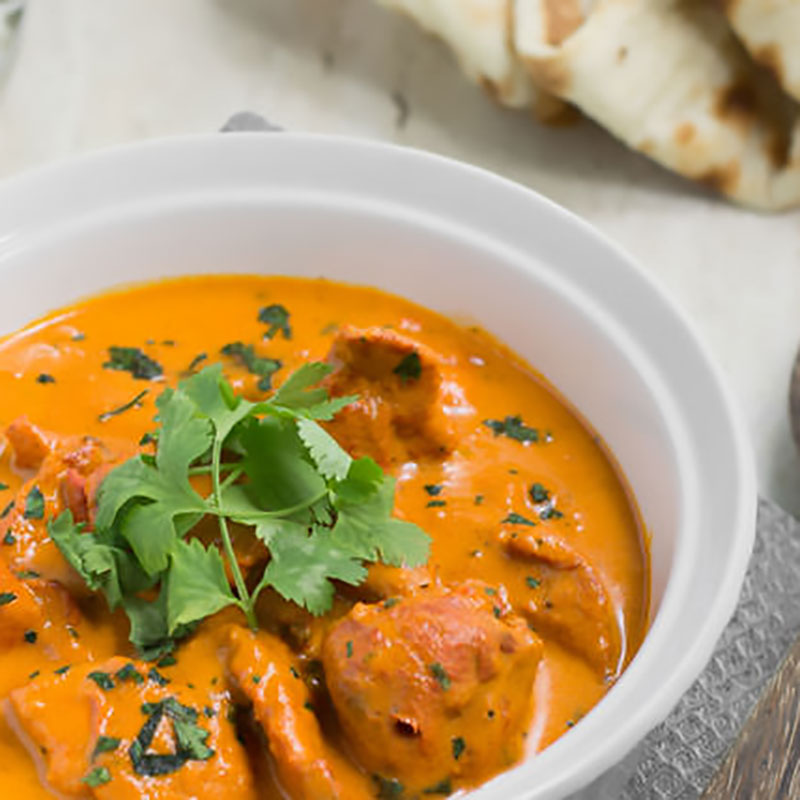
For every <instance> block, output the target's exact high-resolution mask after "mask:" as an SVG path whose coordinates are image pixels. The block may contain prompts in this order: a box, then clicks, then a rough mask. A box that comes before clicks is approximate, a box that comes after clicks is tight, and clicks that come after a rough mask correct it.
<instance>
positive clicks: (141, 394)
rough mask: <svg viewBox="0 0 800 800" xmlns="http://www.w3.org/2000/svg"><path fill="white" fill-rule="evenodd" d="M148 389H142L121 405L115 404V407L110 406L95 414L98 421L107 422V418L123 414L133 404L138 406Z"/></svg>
mask: <svg viewBox="0 0 800 800" xmlns="http://www.w3.org/2000/svg"><path fill="white" fill-rule="evenodd" d="M149 391H150V390H149V389H143V390H142V391H141V392H139V394H137V395H136V397H133V398H131V399H130V400H128V402H127V403H123V404H122V405H121V406H117V407H116V408H112V409H110V410H109V411H104V412H103V413H102V414H99V415H98V416H97V420H98V422H108V420H110V419H111V418H112V417H116V416H118V415H119V414H124V413H125V412H126V411H129V410H130V409H132V408H133V407H134V406H138V405H139V404H140V403H141V402H142V399H143V398H144V396H145V395H146V394H148V392H149Z"/></svg>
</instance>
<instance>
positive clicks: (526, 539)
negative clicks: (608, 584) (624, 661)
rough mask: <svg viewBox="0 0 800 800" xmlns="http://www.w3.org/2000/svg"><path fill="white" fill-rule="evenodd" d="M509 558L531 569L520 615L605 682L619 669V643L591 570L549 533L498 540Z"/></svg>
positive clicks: (604, 597) (610, 608) (604, 594)
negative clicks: (502, 542)
mask: <svg viewBox="0 0 800 800" xmlns="http://www.w3.org/2000/svg"><path fill="white" fill-rule="evenodd" d="M501 540H502V541H504V543H505V546H506V549H507V551H508V553H509V554H510V555H511V556H513V557H517V558H522V559H525V560H526V561H529V562H530V563H531V564H533V565H535V569H534V570H533V571H532V574H531V576H530V581H529V587H530V592H528V593H526V594H527V598H528V599H527V601H526V602H525V603H524V604H523V605H522V606H521V607H520V608H519V609H518V610H519V612H520V613H521V614H523V615H524V616H525V617H526V618H527V619H528V620H529V621H530V623H531V625H532V626H533V627H534V628H535V630H536V631H537V632H538V633H540V634H541V635H542V636H544V637H545V638H548V637H551V638H553V639H554V640H555V641H557V642H558V643H559V644H561V645H563V646H564V647H566V648H567V649H569V650H571V651H573V652H574V653H576V654H577V655H579V656H581V657H582V658H583V659H584V660H585V661H587V662H588V663H589V664H590V665H591V666H592V667H593V668H595V669H597V670H598V671H600V672H602V673H603V674H604V675H605V676H608V677H610V676H612V675H615V674H616V673H617V671H618V669H619V660H620V652H621V640H620V632H619V625H618V623H617V620H616V617H615V616H614V608H613V606H612V604H611V602H610V600H609V598H608V594H607V592H606V589H605V587H604V586H603V583H602V581H601V580H600V578H599V577H598V575H597V573H596V572H595V571H594V569H593V568H592V567H591V566H590V565H589V564H588V563H587V562H586V560H585V559H584V558H583V557H582V556H580V555H579V554H578V553H576V552H575V550H573V549H572V547H570V546H569V545H568V544H567V543H566V542H564V541H563V540H561V539H560V538H557V537H556V536H555V535H554V534H552V533H541V534H538V533H519V532H518V533H517V534H516V535H515V536H514V537H513V538H512V536H510V535H509V534H508V533H507V532H505V531H504V532H503V533H502V534H501Z"/></svg>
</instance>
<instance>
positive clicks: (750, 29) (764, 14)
mask: <svg viewBox="0 0 800 800" xmlns="http://www.w3.org/2000/svg"><path fill="white" fill-rule="evenodd" d="M724 6H725V12H726V13H727V15H728V19H729V20H730V23H731V25H732V26H733V29H734V30H735V31H736V34H737V36H738V37H739V38H740V39H741V40H742V41H743V42H744V45H745V47H747V49H748V50H749V51H750V54H751V55H752V56H753V58H754V59H755V60H756V61H758V62H759V64H763V65H764V66H765V67H767V68H768V69H770V70H771V71H772V72H773V73H774V74H775V77H777V79H778V80H779V81H780V82H781V84H782V86H783V88H784V89H785V90H786V91H787V92H789V94H791V95H792V96H793V97H795V98H796V99H798V100H800V0H725V1H724Z"/></svg>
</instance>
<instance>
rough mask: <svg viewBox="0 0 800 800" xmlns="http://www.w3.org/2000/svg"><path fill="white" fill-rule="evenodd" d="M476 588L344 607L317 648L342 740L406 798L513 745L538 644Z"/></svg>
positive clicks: (465, 780) (520, 734)
mask: <svg viewBox="0 0 800 800" xmlns="http://www.w3.org/2000/svg"><path fill="white" fill-rule="evenodd" d="M488 588H489V587H487V586H486V585H485V584H483V583H481V582H478V581H470V582H468V583H465V584H462V585H460V586H457V587H455V588H452V589H444V590H434V589H432V590H429V591H427V592H425V591H420V592H419V593H418V594H416V595H414V596H413V597H409V598H406V599H403V600H399V601H397V602H395V603H393V604H388V603H382V604H380V605H363V604H359V605H356V606H355V607H354V608H353V610H352V611H351V613H350V614H349V615H348V616H347V617H345V618H344V619H343V620H341V621H340V622H339V623H338V624H337V625H335V626H334V627H333V628H332V630H331V632H330V634H329V635H328V637H327V639H326V641H325V644H324V646H323V651H322V662H323V665H324V668H325V677H326V681H327V685H328V688H329V691H330V694H331V698H332V700H333V705H334V707H335V709H336V712H337V715H338V718H339V721H340V723H341V725H342V728H343V730H344V733H345V735H346V737H347V741H348V743H349V744H350V746H351V747H352V749H353V751H354V753H355V754H356V756H357V757H358V759H359V760H360V762H361V764H362V765H363V766H364V767H365V768H366V769H367V770H368V771H369V772H370V773H372V774H374V775H377V776H379V778H378V779H377V780H379V781H380V782H382V783H383V782H387V785H390V784H392V782H394V781H398V780H399V781H400V782H402V784H403V786H404V787H405V789H406V791H407V793H408V794H409V796H413V795H415V794H416V793H419V792H423V793H425V791H426V790H428V792H431V790H432V789H433V788H434V787H440V786H441V787H446V786H452V788H453V789H455V788H457V785H458V784H461V785H469V784H472V783H475V782H479V781H481V780H484V779H486V778H487V777H489V776H490V775H492V774H494V773H496V772H498V771H500V770H502V769H505V768H506V767H508V766H509V765H511V764H513V763H514V762H515V761H517V760H518V759H519V758H520V757H521V755H522V753H523V741H524V736H525V733H526V731H527V726H528V723H529V720H530V717H531V713H532V704H533V691H532V690H533V684H534V680H535V677H536V672H537V669H538V664H539V661H540V658H541V654H542V643H541V641H540V639H539V638H538V637H537V636H536V634H534V633H532V632H531V631H530V630H528V627H527V625H526V624H525V622H524V621H523V620H522V619H520V618H519V617H517V616H515V615H514V614H512V613H510V610H509V608H508V607H507V605H506V604H505V602H504V600H503V599H502V598H501V597H498V596H497V595H492V594H490V593H487V591H486V590H487V589H488ZM445 793H447V792H445Z"/></svg>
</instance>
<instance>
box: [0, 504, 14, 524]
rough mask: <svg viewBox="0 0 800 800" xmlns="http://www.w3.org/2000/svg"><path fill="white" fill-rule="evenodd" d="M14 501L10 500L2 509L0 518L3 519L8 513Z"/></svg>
mask: <svg viewBox="0 0 800 800" xmlns="http://www.w3.org/2000/svg"><path fill="white" fill-rule="evenodd" d="M14 505H15V504H14V501H13V500H12V501H11V502H10V503H9V504H8V505H7V506H6V507H5V508H4V509H3V513H2V514H0V519H5V518H6V517H7V516H8V515H9V514H10V513H11V509H12V508H14Z"/></svg>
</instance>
